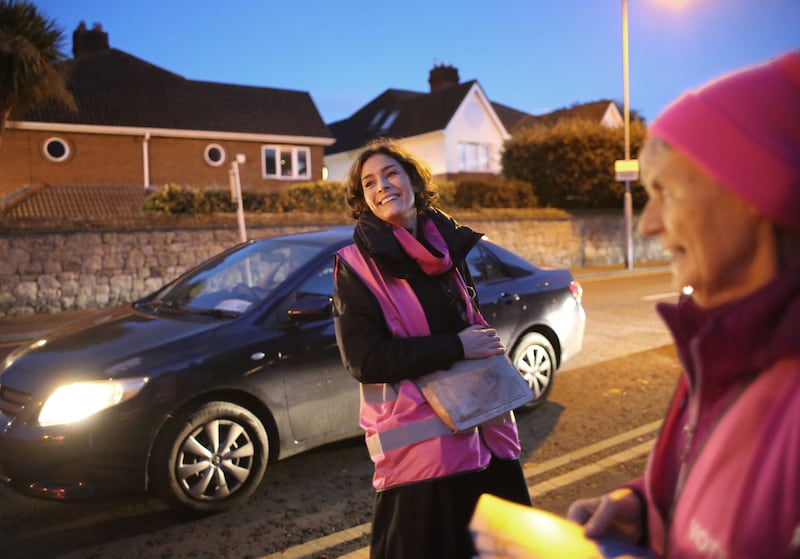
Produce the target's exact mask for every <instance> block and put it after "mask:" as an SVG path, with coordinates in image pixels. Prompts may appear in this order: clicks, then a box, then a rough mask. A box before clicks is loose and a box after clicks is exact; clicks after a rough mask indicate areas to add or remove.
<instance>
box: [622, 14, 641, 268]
mask: <svg viewBox="0 0 800 559" xmlns="http://www.w3.org/2000/svg"><path fill="white" fill-rule="evenodd" d="M622 90H623V115H624V119H625V161H630V159H631V116H630V105H629V102H628V97H629V94H628V0H622ZM636 173H637V175H638V165H637V166H636ZM634 180H635V179H634ZM623 201H624V209H625V265H626V267H627V268H628V269H629V270H632V269H633V200H632V197H631V181H630V178H629V177H627V176H626V178H625V196H624V200H623Z"/></svg>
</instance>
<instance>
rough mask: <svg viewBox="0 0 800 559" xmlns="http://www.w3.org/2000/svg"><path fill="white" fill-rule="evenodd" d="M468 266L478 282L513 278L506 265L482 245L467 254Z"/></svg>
mask: <svg viewBox="0 0 800 559" xmlns="http://www.w3.org/2000/svg"><path fill="white" fill-rule="evenodd" d="M467 266H469V273H470V275H471V276H472V281H474V282H475V283H476V284H479V283H487V282H492V281H499V280H506V279H511V274H509V272H508V270H507V269H506V267H505V265H503V263H502V262H501V261H500V260H498V259H497V257H496V256H495V255H494V254H492V253H490V252H489V251H488V250H486V249H485V248H483V247H482V246H480V245H476V246H475V248H473V249H472V250H471V251H470V252H469V254H468V255H467Z"/></svg>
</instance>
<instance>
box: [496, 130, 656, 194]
mask: <svg viewBox="0 0 800 559" xmlns="http://www.w3.org/2000/svg"><path fill="white" fill-rule="evenodd" d="M630 132H631V135H630V145H631V154H633V155H632V157H635V154H636V153H638V151H639V148H640V147H641V145H642V143H643V141H644V137H645V126H644V124H643V123H642V122H640V121H633V122H632V123H631V128H630ZM624 151H625V146H624V130H623V129H621V128H608V127H606V126H602V125H600V124H599V123H596V122H593V121H587V120H580V119H572V120H562V121H559V122H558V123H556V124H555V125H554V126H552V127H547V126H535V127H531V128H527V129H523V130H521V131H520V132H517V133H516V134H514V135H513V136H512V137H511V138H510V139H509V140H507V141H506V143H505V149H504V151H503V155H502V159H501V161H502V165H503V174H504V175H505V177H506V178H508V179H509V180H522V181H526V182H528V183H530V184H533V185H535V186H536V195H537V196H538V197H539V201H540V203H541V204H542V205H543V206H550V207H558V208H616V207H619V206H621V205H622V198H623V194H624V192H625V183H623V182H619V181H617V180H615V178H614V161H615V160H617V159H624V156H625V153H624ZM631 192H632V193H633V201H634V204H636V205H637V206H639V207H641V206H642V205H644V202H645V201H646V194H645V192H644V189H643V188H642V187H641V186H640V185H639V184H638V183H637V184H634V185H632V189H631Z"/></svg>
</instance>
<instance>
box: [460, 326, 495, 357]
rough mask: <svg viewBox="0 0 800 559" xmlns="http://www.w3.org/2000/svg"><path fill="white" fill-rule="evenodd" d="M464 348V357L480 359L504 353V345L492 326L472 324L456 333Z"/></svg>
mask: <svg viewBox="0 0 800 559" xmlns="http://www.w3.org/2000/svg"><path fill="white" fill-rule="evenodd" d="M458 338H459V339H460V340H461V345H462V347H463V348H464V359H480V358H482V357H489V356H491V355H501V354H503V353H505V351H506V346H505V345H503V341H502V340H501V339H500V336H498V335H497V331H496V330H495V329H494V328H484V327H483V326H479V325H472V326H470V327H469V328H465V329H464V330H462V331H461V332H459V333H458Z"/></svg>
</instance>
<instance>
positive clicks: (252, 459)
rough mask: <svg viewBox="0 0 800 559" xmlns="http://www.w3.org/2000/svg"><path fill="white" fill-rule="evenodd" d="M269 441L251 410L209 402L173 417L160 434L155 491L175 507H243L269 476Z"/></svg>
mask: <svg viewBox="0 0 800 559" xmlns="http://www.w3.org/2000/svg"><path fill="white" fill-rule="evenodd" d="M268 457H269V441H268V438H267V433H266V431H265V429H264V426H263V425H262V423H261V422H260V421H259V420H258V418H256V416H255V415H253V414H252V413H251V412H249V411H248V410H246V409H245V408H243V407H241V406H237V405H236V404H232V403H230V402H209V403H207V404H204V405H203V406H201V407H199V408H196V409H194V410H193V411H190V412H189V413H187V414H184V415H182V416H181V417H179V418H176V419H175V420H173V421H172V422H171V423H170V424H168V425H167V426H166V427H165V429H164V430H163V432H162V434H161V435H160V436H159V438H158V442H157V443H156V447H155V450H154V453H153V462H152V472H153V484H154V489H155V491H156V493H157V494H158V495H159V496H160V497H161V498H162V499H163V500H164V501H165V502H166V503H167V504H168V505H169V506H170V507H172V508H173V509H174V510H176V511H178V512H181V513H185V514H194V515H204V514H213V513H217V512H221V511H225V510H228V509H231V508H234V507H237V506H239V505H241V504H242V503H243V502H244V501H246V500H247V499H248V498H249V497H250V495H252V494H253V492H254V491H255V490H256V488H257V487H258V485H259V484H260V483H261V480H262V479H263V477H264V472H265V471H266V469H267V461H268Z"/></svg>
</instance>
